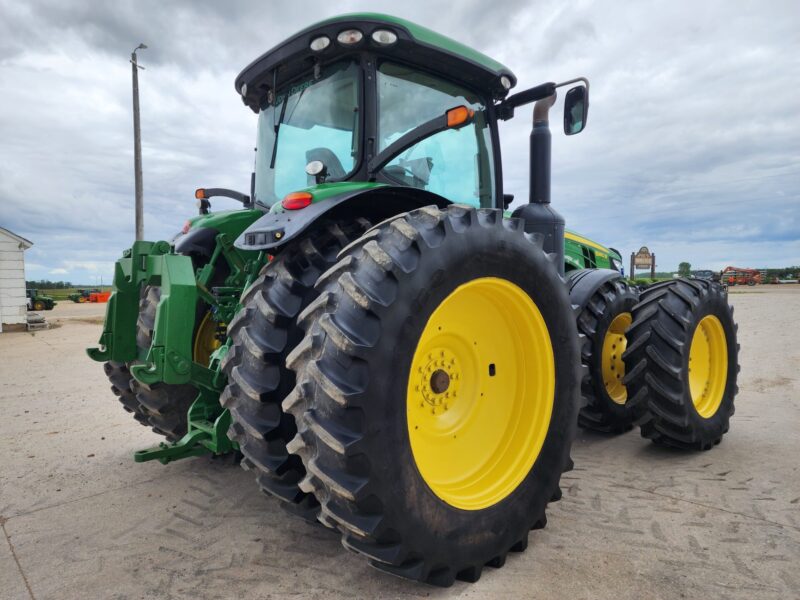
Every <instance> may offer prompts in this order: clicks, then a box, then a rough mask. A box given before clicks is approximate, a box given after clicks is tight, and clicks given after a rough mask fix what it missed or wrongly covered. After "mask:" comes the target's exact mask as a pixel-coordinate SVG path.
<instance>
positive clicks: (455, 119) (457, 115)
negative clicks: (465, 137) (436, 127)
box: [447, 106, 475, 127]
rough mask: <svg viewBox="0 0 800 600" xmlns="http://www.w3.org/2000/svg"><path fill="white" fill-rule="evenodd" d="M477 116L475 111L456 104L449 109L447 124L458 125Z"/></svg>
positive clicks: (450, 125) (449, 125)
mask: <svg viewBox="0 0 800 600" xmlns="http://www.w3.org/2000/svg"><path fill="white" fill-rule="evenodd" d="M473 116H475V111H474V110H472V109H469V108H467V107H466V106H456V107H455V108H451V109H450V110H448V111H447V126H448V127H458V126H459V125H463V124H464V123H466V122H467V121H469V120H470V119H471V118H472V117H473Z"/></svg>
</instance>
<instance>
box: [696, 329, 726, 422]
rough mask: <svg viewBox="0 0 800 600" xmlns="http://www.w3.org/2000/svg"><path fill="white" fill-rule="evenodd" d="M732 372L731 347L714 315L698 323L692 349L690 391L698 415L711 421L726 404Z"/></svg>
mask: <svg viewBox="0 0 800 600" xmlns="http://www.w3.org/2000/svg"><path fill="white" fill-rule="evenodd" d="M727 373H728V344H727V343H726V339H725V330H724V329H723V328H722V323H720V320H719V319H718V318H717V317H715V316H714V315H707V316H705V317H703V318H702V319H701V320H700V322H699V323H698V324H697V329H695V332H694V335H693V336H692V345H691V348H690V349H689V391H690V392H691V394H692V402H693V403H694V407H695V409H696V410H697V412H698V414H699V415H700V416H701V417H703V418H705V419H708V418H709V417H712V416H713V415H714V414H715V413H716V412H717V409H718V408H719V405H720V404H721V403H722V397H723V395H724V394H725V384H726V381H727Z"/></svg>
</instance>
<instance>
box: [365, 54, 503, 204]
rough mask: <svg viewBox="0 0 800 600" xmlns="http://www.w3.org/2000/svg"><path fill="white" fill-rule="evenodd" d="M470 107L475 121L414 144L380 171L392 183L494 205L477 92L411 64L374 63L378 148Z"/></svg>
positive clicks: (483, 113)
mask: <svg viewBox="0 0 800 600" xmlns="http://www.w3.org/2000/svg"><path fill="white" fill-rule="evenodd" d="M459 105H465V106H468V107H470V108H472V109H473V110H474V111H475V119H474V121H473V122H472V123H471V124H470V125H467V126H465V127H462V128H460V129H448V130H446V131H442V132H440V133H437V134H436V135H433V136H431V137H429V138H427V139H424V140H422V141H421V142H419V143H417V144H415V145H414V146H412V147H411V148H409V149H408V150H406V151H405V152H403V153H402V154H400V155H399V156H397V157H396V158H395V159H394V160H392V161H391V162H390V163H389V164H388V165H386V167H384V169H383V171H382V175H383V176H384V177H385V178H386V179H388V180H389V181H391V182H394V183H397V184H400V185H407V186H411V187H416V188H420V189H424V190H428V191H430V192H433V193H435V194H439V195H440V196H443V197H445V198H447V199H448V200H450V201H452V202H459V203H463V204H471V205H473V206H484V207H492V206H494V162H493V158H492V150H491V148H492V142H491V135H490V130H489V125H488V122H487V117H486V110H485V109H486V107H485V105H484V104H483V103H482V101H481V99H480V97H478V96H477V95H476V94H474V93H472V92H470V91H468V90H466V89H464V88H462V87H460V86H458V85H455V84H453V83H452V82H449V81H445V80H442V79H440V78H438V77H435V76H433V75H429V74H427V73H423V72H421V71H417V70H415V69H412V68H410V67H405V66H402V65H397V64H393V63H383V64H381V65H380V67H379V68H378V115H379V117H378V151H381V150H383V149H384V148H386V147H387V146H389V144H391V143H392V142H394V141H395V140H396V139H398V138H399V137H400V136H402V135H403V134H405V133H407V132H408V131H410V130H412V129H414V128H415V127H417V126H418V125H421V124H422V123H424V122H426V121H428V120H430V119H432V118H434V117H438V116H441V115H443V114H444V113H445V111H447V110H448V109H451V108H453V107H455V106H459Z"/></svg>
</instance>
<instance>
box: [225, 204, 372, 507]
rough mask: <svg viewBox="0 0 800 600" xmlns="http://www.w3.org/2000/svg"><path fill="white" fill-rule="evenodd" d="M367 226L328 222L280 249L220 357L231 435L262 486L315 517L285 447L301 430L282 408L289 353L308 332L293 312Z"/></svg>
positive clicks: (245, 300)
mask: <svg viewBox="0 0 800 600" xmlns="http://www.w3.org/2000/svg"><path fill="white" fill-rule="evenodd" d="M367 227H369V222H367V221H366V220H364V219H358V220H356V221H354V222H351V223H347V224H341V225H339V224H335V223H330V224H327V225H323V226H322V227H320V228H319V229H317V230H315V231H313V232H311V233H309V234H306V235H305V236H304V237H303V238H302V239H300V240H298V241H296V242H292V243H291V244H289V245H288V246H287V247H286V248H284V249H282V250H281V252H280V253H279V254H278V255H277V256H275V258H273V259H272V261H271V262H270V263H268V264H267V265H266V266H265V267H264V268H263V269H262V271H261V274H260V276H259V278H258V279H256V281H255V282H254V283H253V284H252V285H251V286H250V287H249V288H248V289H247V290H246V291H245V293H244V294H243V296H242V299H241V304H242V309H241V310H240V311H239V312H238V313H237V314H236V316H235V317H234V319H233V320H232V321H231V324H230V327H229V328H228V335H229V336H230V337H231V339H232V341H233V344H232V346H231V348H230V350H229V351H228V354H227V355H226V357H225V359H224V360H223V362H222V369H223V371H224V373H225V374H226V375H227V377H228V385H227V387H226V388H225V390H224V391H223V393H222V396H221V397H220V402H221V403H222V405H223V406H224V407H226V408H228V409H230V411H231V417H232V419H233V422H232V424H231V428H230V430H229V436H230V437H231V439H233V440H234V441H236V442H238V444H239V449H240V451H241V452H242V454H243V455H244V458H243V459H242V467H244V468H245V469H247V470H251V471H253V472H254V473H255V475H256V481H257V482H258V485H259V486H260V487H261V489H262V491H264V492H267V493H270V494H272V495H273V496H275V497H277V498H278V499H279V500H280V501H281V503H282V505H283V507H284V508H286V509H287V510H288V511H289V512H292V513H293V514H296V515H298V516H300V517H301V518H303V519H305V520H307V521H310V522H316V520H317V514H318V513H319V503H318V502H317V500H316V498H314V496H313V495H311V494H308V493H306V492H304V491H302V490H301V489H300V488H299V487H298V485H297V484H298V482H299V481H300V480H301V479H302V478H303V477H304V476H305V469H304V468H303V464H302V462H301V460H300V457H299V456H294V455H290V454H289V453H288V452H287V450H286V443H287V442H288V441H289V440H291V439H292V438H293V437H294V436H295V433H296V432H297V429H296V427H295V422H294V417H292V415H289V414H286V413H284V412H283V411H282V409H281V402H282V401H283V399H284V398H285V397H286V395H287V394H288V393H289V392H290V391H291V390H292V388H293V387H294V382H295V379H294V372H293V371H291V370H289V369H287V368H286V366H285V363H286V356H287V354H288V353H289V352H290V351H291V350H292V349H294V347H295V346H296V345H297V343H298V342H299V341H300V340H301V339H302V337H303V331H302V330H301V329H299V328H298V327H297V325H296V322H295V318H296V317H297V315H298V314H299V313H300V312H301V311H302V310H303V309H304V308H305V307H306V306H308V304H309V303H310V302H311V301H312V300H314V299H315V298H316V297H317V295H318V293H319V292H318V291H317V290H315V289H314V284H315V283H316V281H317V279H318V278H319V276H320V275H321V274H322V273H323V272H325V271H326V270H327V269H328V268H330V267H331V266H332V265H333V264H334V263H335V262H336V256H337V255H338V254H339V252H340V251H341V249H342V248H343V247H344V246H345V245H347V244H348V243H350V242H351V241H352V240H353V239H355V238H357V237H358V236H360V235H361V234H362V233H363V232H364V231H365V230H366V229H367Z"/></svg>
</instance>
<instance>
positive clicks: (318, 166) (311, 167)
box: [306, 160, 325, 175]
mask: <svg viewBox="0 0 800 600" xmlns="http://www.w3.org/2000/svg"><path fill="white" fill-rule="evenodd" d="M324 168H325V163H324V162H322V161H321V160H312V161H311V162H310V163H308V164H307V165H306V173H308V174H309V175H319V174H320V173H322V171H323V169H324Z"/></svg>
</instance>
